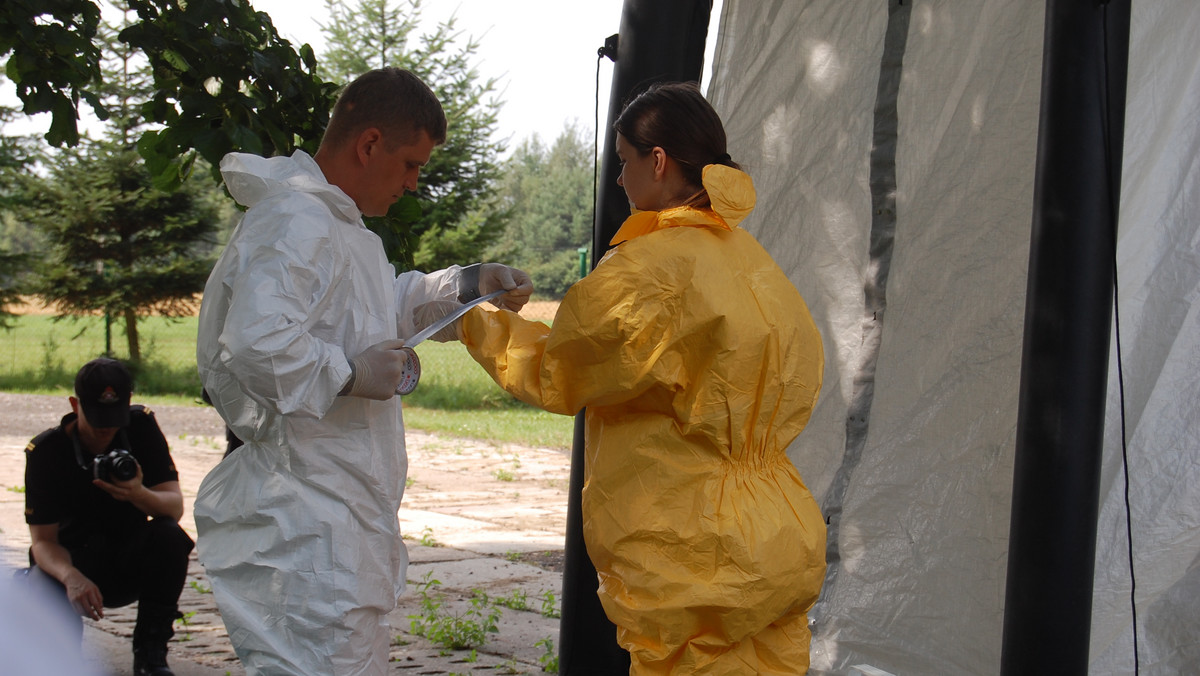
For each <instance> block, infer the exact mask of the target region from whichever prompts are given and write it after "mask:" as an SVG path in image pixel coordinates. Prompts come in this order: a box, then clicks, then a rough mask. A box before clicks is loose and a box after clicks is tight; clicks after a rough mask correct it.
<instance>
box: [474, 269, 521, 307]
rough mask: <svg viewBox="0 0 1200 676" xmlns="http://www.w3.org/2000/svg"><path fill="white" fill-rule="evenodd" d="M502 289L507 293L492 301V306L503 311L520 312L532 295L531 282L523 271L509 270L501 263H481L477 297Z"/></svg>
mask: <svg viewBox="0 0 1200 676" xmlns="http://www.w3.org/2000/svg"><path fill="white" fill-rule="evenodd" d="M501 289H504V290H506V291H508V293H506V294H504V295H503V296H500V297H499V298H495V299H493V300H492V301H491V302H492V305H495V306H496V307H498V308H501V309H504V310H512V311H513V312H520V311H521V308H522V307H524V306H525V304H526V303H528V302H529V296H530V295H531V294H532V293H533V280H532V279H530V278H529V275H528V274H526V273H525V271H524V270H519V269H517V268H510V267H508V266H507V265H503V264H501V263H483V264H482V265H480V266H479V295H481V296H486V295H487V294H489V293H491V292H493V291H499V290H501Z"/></svg>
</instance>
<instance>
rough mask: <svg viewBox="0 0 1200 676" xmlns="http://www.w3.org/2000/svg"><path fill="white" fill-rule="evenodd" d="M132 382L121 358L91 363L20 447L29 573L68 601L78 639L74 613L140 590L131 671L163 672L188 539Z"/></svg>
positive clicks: (173, 476)
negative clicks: (66, 409)
mask: <svg viewBox="0 0 1200 676" xmlns="http://www.w3.org/2000/svg"><path fill="white" fill-rule="evenodd" d="M132 386H133V379H132V377H131V376H130V373H129V371H128V370H127V369H126V368H125V367H124V366H123V365H122V364H121V363H120V362H118V361H116V360H113V359H95V360H92V361H90V362H88V363H87V364H85V365H84V366H83V368H81V369H80V370H79V373H78V374H77V375H76V377H75V396H74V397H70V402H71V409H72V411H73V412H72V413H69V414H67V415H66V416H65V417H64V418H63V419H62V422H61V423H60V424H59V425H58V427H55V428H53V429H49V430H46V431H45V432H42V433H41V434H39V435H38V436H37V437H35V438H34V439H33V441H31V442H30V443H29V446H27V447H26V449H25V521H26V523H28V524H29V530H30V533H31V534H32V541H33V545H32V547H30V550H29V558H30V564H31V566H32V568H31V569H30V572H29V577H30V579H31V580H33V581H40V582H46V583H48V584H49V585H50V586H51V587H53V588H55V589H56V590H57V593H58V594H59V596H58V598H61V599H63V601H64V603H69V604H70V606H71V608H72V610H73V611H74V612H73V616H74V617H76V618H77V620H76V627H77V629H78V635H79V637H80V638H81V637H82V631H83V623H82V620H80V619H78V618H79V617H90V618H92V619H94V620H95V619H100V618H101V617H103V616H104V609H105V608H115V607H119V606H123V605H127V604H129V603H133V602H134V601H136V602H137V604H138V606H137V623H136V624H135V625H134V630H133V670H134V674H136V675H137V676H142V675H153V676H170V675H171V674H172V672H171V670H170V668H169V667H168V665H167V642H168V641H169V640H170V639H171V637H172V636H173V635H174V628H173V625H174V622H175V619H176V618H177V617H178V616H179V613H178V606H177V604H178V602H179V594H180V592H181V591H182V590H183V584H184V581H185V580H186V578H187V566H188V554H189V553H190V552H191V550H192V546H193V543H192V539H191V538H190V537H189V536H188V535H187V533H185V532H184V531H183V529H182V528H180V527H179V519H180V517H181V516H182V515H183V494H182V492H181V491H180V488H179V474H178V472H177V471H176V470H175V463H174V461H173V460H172V459H171V453H170V450H169V449H168V447H167V440H166V438H165V437H164V436H163V433H162V430H160V429H159V427H158V422H157V421H156V420H155V418H154V414H153V413H152V412H151V411H150V410H149V409H147V408H145V407H143V406H131V405H130V403H129V400H130V396H131V392H132ZM65 648H70V649H77V648H78V646H77V645H76V646H69V647H65Z"/></svg>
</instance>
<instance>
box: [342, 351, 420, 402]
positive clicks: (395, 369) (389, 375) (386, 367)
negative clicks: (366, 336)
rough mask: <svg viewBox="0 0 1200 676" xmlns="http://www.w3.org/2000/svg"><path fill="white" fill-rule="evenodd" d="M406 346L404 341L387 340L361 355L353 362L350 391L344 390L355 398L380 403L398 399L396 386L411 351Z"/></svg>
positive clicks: (352, 360) (351, 362) (351, 364)
mask: <svg viewBox="0 0 1200 676" xmlns="http://www.w3.org/2000/svg"><path fill="white" fill-rule="evenodd" d="M402 347H404V341H403V340H385V341H382V342H379V343H375V344H374V345H372V346H371V347H368V348H367V349H365V350H363V351H362V352H360V353H358V356H356V357H354V358H353V359H351V360H350V368H351V370H352V375H351V376H350V383H349V384H348V389H343V390H342V391H343V392H344V393H345V394H346V395H348V396H351V397H364V398H366V399H377V400H379V401H384V400H386V399H391V398H392V397H394V396H396V384H397V383H399V382H400V377H401V375H402V374H403V372H404V364H405V363H406V362H407V361H408V352H406V351H405V350H402V349H400V348H402Z"/></svg>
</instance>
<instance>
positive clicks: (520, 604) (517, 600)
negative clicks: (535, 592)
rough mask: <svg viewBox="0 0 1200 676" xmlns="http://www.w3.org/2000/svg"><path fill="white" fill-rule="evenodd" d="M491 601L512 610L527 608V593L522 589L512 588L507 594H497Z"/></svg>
mask: <svg viewBox="0 0 1200 676" xmlns="http://www.w3.org/2000/svg"><path fill="white" fill-rule="evenodd" d="M492 602H493V603H495V604H496V605H498V606H504V607H505V608H512V609H513V610H529V595H528V594H526V593H525V590H524V589H514V590H512V592H511V593H509V595H508V596H497V597H496V598H494V599H492Z"/></svg>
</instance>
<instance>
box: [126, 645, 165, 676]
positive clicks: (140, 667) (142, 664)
mask: <svg viewBox="0 0 1200 676" xmlns="http://www.w3.org/2000/svg"><path fill="white" fill-rule="evenodd" d="M133 676H175V672H174V671H171V667H170V666H168V665H167V644H166V643H164V644H162V645H154V646H150V645H146V646H134V648H133Z"/></svg>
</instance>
